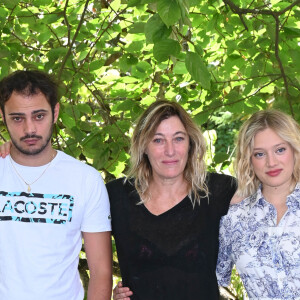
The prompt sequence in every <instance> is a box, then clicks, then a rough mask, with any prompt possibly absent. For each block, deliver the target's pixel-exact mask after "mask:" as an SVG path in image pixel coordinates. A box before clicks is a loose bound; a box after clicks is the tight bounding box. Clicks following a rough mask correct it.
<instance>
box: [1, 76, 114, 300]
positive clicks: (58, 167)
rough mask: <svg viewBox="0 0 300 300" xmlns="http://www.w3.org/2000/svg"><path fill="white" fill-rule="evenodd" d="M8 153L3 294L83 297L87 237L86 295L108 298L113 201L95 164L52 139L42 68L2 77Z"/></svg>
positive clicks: (51, 97) (51, 102)
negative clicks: (81, 264)
mask: <svg viewBox="0 0 300 300" xmlns="http://www.w3.org/2000/svg"><path fill="white" fill-rule="evenodd" d="M0 108H1V115H2V118H3V121H4V123H5V125H6V127H7V130H8V132H9V135H10V138H11V141H12V147H11V152H10V156H7V157H6V158H5V159H0V299H8V300H17V299H18V300H19V299H22V300H41V299H43V300H82V299H83V297H84V292H83V288H82V285H81V283H80V278H79V273H78V269H77V268H78V260H79V252H80V250H81V246H82V237H83V238H84V245H85V251H86V255H87V260H88V265H89V270H90V283H89V289H88V300H108V299H110V297H111V286H112V266H111V265H112V263H111V262H112V260H111V238H110V230H111V225H110V216H109V214H110V212H109V201H108V196H107V192H106V188H105V186H104V183H103V181H102V179H101V176H100V175H99V172H97V171H96V170H95V169H93V168H92V167H90V166H88V165H85V164H83V163H81V162H79V161H77V160H76V159H74V158H72V157H70V156H68V155H66V154H65V153H63V152H61V151H56V150H54V149H53V148H52V145H51V135H52V129H53V125H54V123H55V122H56V120H57V118H58V113H59V103H58V97H57V86H56V84H55V83H54V82H53V81H52V80H51V79H50V77H49V76H48V75H46V74H45V73H43V72H39V71H17V72H15V73H13V74H12V75H10V76H8V77H6V78H4V79H2V81H1V82H0Z"/></svg>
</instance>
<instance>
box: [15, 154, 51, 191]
mask: <svg viewBox="0 0 300 300" xmlns="http://www.w3.org/2000/svg"><path fill="white" fill-rule="evenodd" d="M55 153H56V152H54V153H53V155H52V158H51V160H50V161H49V163H48V164H47V166H46V168H45V169H44V171H43V172H42V174H41V175H40V176H38V178H36V179H35V180H34V181H32V182H31V183H29V182H27V181H25V180H24V178H23V177H22V175H21V174H20V173H19V172H18V170H17V168H16V167H15V165H14V163H13V161H12V159H11V156H10V155H9V159H10V163H11V165H12V166H13V168H14V170H15V172H16V173H17V175H18V176H19V177H20V178H21V179H22V181H23V182H24V183H25V184H26V185H27V191H28V193H30V192H31V185H33V184H34V183H35V182H37V181H38V180H39V179H40V178H41V177H42V176H43V175H44V174H45V172H46V171H47V169H48V168H49V167H50V165H51V163H52V161H53V158H54V156H55Z"/></svg>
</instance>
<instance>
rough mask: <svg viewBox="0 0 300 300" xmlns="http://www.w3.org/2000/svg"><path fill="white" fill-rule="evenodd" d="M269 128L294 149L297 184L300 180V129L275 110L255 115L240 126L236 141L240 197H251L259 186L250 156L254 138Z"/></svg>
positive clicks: (291, 120)
mask: <svg viewBox="0 0 300 300" xmlns="http://www.w3.org/2000/svg"><path fill="white" fill-rule="evenodd" d="M266 128H270V129H272V130H274V132H276V134H278V136H280V137H281V138H282V139H283V140H284V141H286V142H288V143H289V144H290V145H291V147H292V148H293V150H294V159H295V165H294V172H293V175H292V180H293V182H294V183H297V182H299V179H300V126H299V124H298V123H297V122H296V121H295V120H294V119H293V118H292V117H291V116H289V115H287V114H285V113H283V112H281V111H278V110H274V109H269V110H262V111H258V112H256V113H254V114H253V115H252V116H251V117H250V118H249V119H248V120H247V121H246V122H245V123H244V124H243V125H242V127H241V129H240V131H239V135H238V139H237V148H236V160H235V171H236V178H237V181H238V189H237V194H238V195H239V196H242V197H248V196H250V195H251V194H253V193H254V192H256V190H257V188H258V187H259V185H260V181H259V179H258V178H257V176H256V175H255V173H254V171H253V167H252V162H251V156H252V154H253V147H254V137H255V135H256V134H257V133H258V132H260V131H263V130H265V129H266Z"/></svg>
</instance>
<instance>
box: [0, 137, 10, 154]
mask: <svg viewBox="0 0 300 300" xmlns="http://www.w3.org/2000/svg"><path fill="white" fill-rule="evenodd" d="M10 148H11V141H8V142H6V143H4V144H2V145H0V157H2V158H4V157H6V156H7V155H8V154H9V153H10Z"/></svg>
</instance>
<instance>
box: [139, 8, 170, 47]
mask: <svg viewBox="0 0 300 300" xmlns="http://www.w3.org/2000/svg"><path fill="white" fill-rule="evenodd" d="M171 32H172V28H168V27H167V26H166V25H165V24H164V23H163V21H162V20H161V18H160V16H159V15H158V14H155V15H153V16H152V17H151V18H150V19H149V20H148V22H147V23H146V25H145V36H146V40H147V43H149V44H152V43H154V42H157V41H160V40H163V39H165V38H168V37H169V36H170V33H171Z"/></svg>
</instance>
